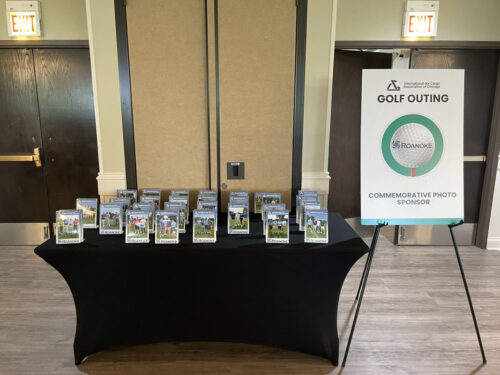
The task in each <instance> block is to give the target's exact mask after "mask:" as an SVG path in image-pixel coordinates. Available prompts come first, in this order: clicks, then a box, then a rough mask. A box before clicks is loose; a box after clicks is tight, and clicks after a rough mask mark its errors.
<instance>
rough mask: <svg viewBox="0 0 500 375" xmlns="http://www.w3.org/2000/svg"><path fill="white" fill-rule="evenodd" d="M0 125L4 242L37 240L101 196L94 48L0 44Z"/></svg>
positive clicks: (1, 236)
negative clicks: (78, 203) (64, 212)
mask: <svg viewBox="0 0 500 375" xmlns="http://www.w3.org/2000/svg"><path fill="white" fill-rule="evenodd" d="M0 129H1V133H2V136H1V137H0V155H1V156H2V159H1V160H2V161H0V207H1V210H0V244H24V243H26V244H36V243H39V242H40V241H41V240H43V239H44V238H47V237H48V236H49V232H50V231H49V228H50V225H49V224H50V223H52V222H53V221H54V218H55V212H56V210H59V209H72V208H74V207H75V199H76V198H77V197H97V183H96V177H97V173H98V157H97V140H96V128H95V117H94V104H93V93H92V78H91V70H90V58H89V50H88V49H87V48H75V49H56V48H55V49H15V48H6V49H0ZM37 153H38V156H36V155H37ZM32 155H35V156H34V157H33V159H38V158H39V161H37V162H35V161H29V156H32ZM23 160H24V161H23Z"/></svg>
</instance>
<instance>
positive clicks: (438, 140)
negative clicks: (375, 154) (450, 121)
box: [382, 115, 443, 177]
mask: <svg viewBox="0 0 500 375" xmlns="http://www.w3.org/2000/svg"><path fill="white" fill-rule="evenodd" d="M382 154H383V155H384V159H385V161H386V163H387V165H389V167H391V168H392V169H393V170H394V171H395V172H397V173H399V174H401V175H403V176H409V177H415V176H422V175H424V174H426V173H428V172H430V171H431V170H432V169H433V168H434V167H435V166H436V165H437V163H438V162H439V160H440V159H441V155H442V154H443V135H442V134H441V131H440V130H439V128H438V127H437V125H436V124H435V123H434V122H433V121H432V120H430V119H429V118H427V117H425V116H422V115H405V116H401V117H399V118H397V119H396V120H394V121H393V122H392V123H391V124H390V125H389V126H388V127H387V129H386V130H385V133H384V136H383V138H382Z"/></svg>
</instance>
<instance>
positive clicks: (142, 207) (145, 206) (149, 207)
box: [132, 202, 155, 233]
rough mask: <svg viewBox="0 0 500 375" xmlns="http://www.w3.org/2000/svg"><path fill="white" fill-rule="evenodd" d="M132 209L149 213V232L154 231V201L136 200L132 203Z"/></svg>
mask: <svg viewBox="0 0 500 375" xmlns="http://www.w3.org/2000/svg"><path fill="white" fill-rule="evenodd" d="M132 209H133V210H139V211H144V212H148V213H149V233H154V232H155V219H154V214H155V204H154V202H138V203H134V204H133V205H132Z"/></svg>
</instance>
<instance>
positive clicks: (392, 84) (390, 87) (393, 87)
mask: <svg viewBox="0 0 500 375" xmlns="http://www.w3.org/2000/svg"><path fill="white" fill-rule="evenodd" d="M397 82H398V81H396V80H395V79H391V82H390V83H389V85H388V86H387V91H399V90H401V87H399V86H398V85H397Z"/></svg>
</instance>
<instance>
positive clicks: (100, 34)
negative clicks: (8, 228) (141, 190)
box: [86, 0, 126, 200]
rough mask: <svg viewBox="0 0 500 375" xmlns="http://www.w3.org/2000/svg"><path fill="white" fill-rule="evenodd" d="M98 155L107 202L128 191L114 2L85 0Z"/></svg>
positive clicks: (103, 196) (100, 188)
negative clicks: (110, 198)
mask: <svg viewBox="0 0 500 375" xmlns="http://www.w3.org/2000/svg"><path fill="white" fill-rule="evenodd" d="M86 4H87V20H88V21H87V22H88V25H89V33H88V39H89V48H90V63H91V68H92V81H93V82H92V83H93V90H94V108H95V119H96V131H97V147H98V152H99V176H98V177H97V181H98V191H99V195H100V196H101V199H103V200H106V199H107V198H108V197H109V196H112V195H114V194H115V193H116V189H125V188H126V179H125V155H124V145H123V126H122V114H121V98H120V82H119V76H118V53H117V47H116V25H115V8H114V1H113V0H86Z"/></svg>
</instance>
